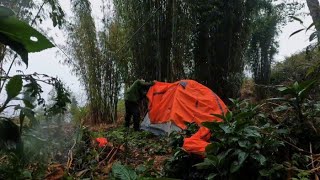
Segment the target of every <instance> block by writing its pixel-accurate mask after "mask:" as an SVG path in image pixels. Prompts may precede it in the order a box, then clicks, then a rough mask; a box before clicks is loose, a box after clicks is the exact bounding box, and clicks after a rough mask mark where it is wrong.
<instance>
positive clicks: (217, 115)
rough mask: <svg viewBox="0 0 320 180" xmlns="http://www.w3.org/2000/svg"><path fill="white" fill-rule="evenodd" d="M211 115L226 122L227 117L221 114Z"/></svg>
mask: <svg viewBox="0 0 320 180" xmlns="http://www.w3.org/2000/svg"><path fill="white" fill-rule="evenodd" d="M211 115H213V116H216V117H218V118H220V119H222V120H225V116H223V115H221V114H211Z"/></svg>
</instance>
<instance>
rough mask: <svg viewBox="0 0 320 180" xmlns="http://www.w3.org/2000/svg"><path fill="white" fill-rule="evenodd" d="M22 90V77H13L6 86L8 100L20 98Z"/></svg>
mask: <svg viewBox="0 0 320 180" xmlns="http://www.w3.org/2000/svg"><path fill="white" fill-rule="evenodd" d="M21 90H22V78H21V76H20V75H15V76H13V77H12V78H11V79H10V80H9V82H8V84H7V85H6V91H7V95H8V97H7V99H8V100H11V99H13V98H14V97H16V96H18V94H19V93H20V91H21Z"/></svg>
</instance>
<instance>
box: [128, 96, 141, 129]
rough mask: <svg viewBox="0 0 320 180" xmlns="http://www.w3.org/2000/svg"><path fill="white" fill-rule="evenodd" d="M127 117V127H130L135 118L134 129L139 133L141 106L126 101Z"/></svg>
mask: <svg viewBox="0 0 320 180" xmlns="http://www.w3.org/2000/svg"><path fill="white" fill-rule="evenodd" d="M125 107H126V117H125V121H126V122H125V127H129V126H130V121H131V117H133V128H134V130H135V131H139V128H140V127H139V126H140V110H139V104H138V103H136V102H131V101H125Z"/></svg>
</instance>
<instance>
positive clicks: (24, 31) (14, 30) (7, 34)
mask: <svg viewBox="0 0 320 180" xmlns="http://www.w3.org/2000/svg"><path fill="white" fill-rule="evenodd" d="M0 42H1V43H2V44H5V45H8V46H9V47H10V48H11V49H13V50H14V51H16V52H17V53H18V54H19V55H20V56H21V58H22V60H23V62H24V63H25V64H26V65H28V53H30V52H39V51H42V50H44V49H47V48H51V47H54V46H53V44H52V43H51V42H50V41H49V40H48V39H47V38H46V37H45V36H44V35H42V34H41V33H40V32H38V31H37V30H35V29H34V28H32V27H31V26H29V25H28V24H27V23H25V22H23V21H20V20H18V19H17V18H16V17H14V16H8V17H5V18H0Z"/></svg>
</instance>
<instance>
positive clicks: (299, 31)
mask: <svg viewBox="0 0 320 180" xmlns="http://www.w3.org/2000/svg"><path fill="white" fill-rule="evenodd" d="M303 30H304V28H303V29H299V30H297V31H295V32H293V33H292V34H290V36H289V38H290V37H291V36H293V35H295V34H297V33H299V32H301V31H303Z"/></svg>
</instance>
